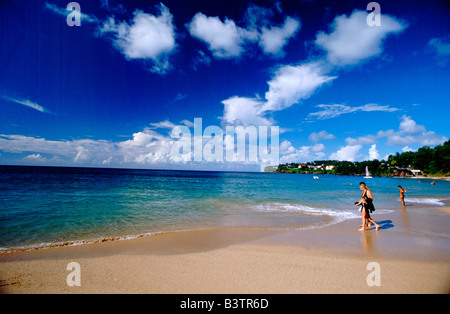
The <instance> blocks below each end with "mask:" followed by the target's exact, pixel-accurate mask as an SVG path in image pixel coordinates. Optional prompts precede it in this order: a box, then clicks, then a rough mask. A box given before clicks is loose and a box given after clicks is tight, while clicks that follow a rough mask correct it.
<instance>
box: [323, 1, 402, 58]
mask: <svg viewBox="0 0 450 314" xmlns="http://www.w3.org/2000/svg"><path fill="white" fill-rule="evenodd" d="M366 19H367V12H366V11H358V10H355V11H353V13H352V14H351V15H350V16H346V15H340V16H337V17H336V18H335V19H334V21H333V24H332V26H331V32H330V33H328V34H327V33H325V32H319V33H318V34H317V36H316V40H315V44H316V45H317V46H318V47H320V48H321V49H323V50H324V51H325V52H326V53H327V60H328V62H330V63H331V64H333V65H335V66H346V65H355V64H357V63H359V62H361V61H363V60H367V59H369V58H372V57H375V56H378V55H379V54H381V53H382V51H383V49H384V48H383V41H384V40H385V39H386V37H387V36H388V35H389V34H395V33H399V32H401V31H403V30H404V29H406V27H407V25H406V24H405V23H404V22H402V21H399V20H397V19H396V18H394V17H391V16H389V15H387V14H383V15H382V17H381V26H376V27H370V26H368V25H367V21H366Z"/></svg>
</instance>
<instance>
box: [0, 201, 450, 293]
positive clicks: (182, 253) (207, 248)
mask: <svg viewBox="0 0 450 314" xmlns="http://www.w3.org/2000/svg"><path fill="white" fill-rule="evenodd" d="M448 212H449V208H448V207H446V208H432V207H429V208H419V207H415V206H408V207H407V210H406V211H402V210H395V211H393V212H391V213H389V214H379V215H374V219H375V220H376V221H377V222H378V223H379V224H380V225H381V229H380V231H378V232H377V231H375V230H371V231H365V232H359V231H357V229H358V227H359V223H360V220H359V219H351V220H347V221H344V222H342V223H338V224H334V225H331V226H327V227H323V228H318V229H311V230H292V231H279V230H278V231H277V230H265V231H261V230H238V229H208V230H194V231H184V232H174V233H166V234H161V235H157V236H152V237H147V238H140V239H133V240H124V241H114V242H107V243H97V244H89V245H81V246H72V247H62V248H50V249H41V250H36V251H29V252H19V253H8V254H6V253H3V254H0V292H1V293H3V294H16V293H19V294H20V293H44V294H45V293H64V294H65V293H68V294H70V293H155V294H167V293H181V294H205V293H214V294H215V293H220V294H229V293H232V294H249V293H254V294H279V293H286V294H297V293H448V292H449V288H450V254H449V248H450V245H449V234H448V223H449V221H450V218H449V217H450V216H449V214H448ZM70 262H76V263H78V264H79V265H80V275H81V277H80V279H81V286H74V287H70V286H68V285H67V282H66V279H67V276H68V275H69V274H70V271H68V270H67V265H68V264H69V263H70ZM372 262H375V263H377V264H378V265H379V267H380V268H379V270H380V272H379V273H377V275H378V276H379V280H380V282H379V284H380V285H379V286H376V285H375V286H369V285H368V282H367V278H368V277H370V278H374V277H371V273H372V271H373V270H374V269H370V268H369V269H368V264H369V263H372Z"/></svg>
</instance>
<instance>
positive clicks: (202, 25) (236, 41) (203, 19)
mask: <svg viewBox="0 0 450 314" xmlns="http://www.w3.org/2000/svg"><path fill="white" fill-rule="evenodd" d="M188 28H189V33H190V34H191V36H192V37H194V38H197V39H199V40H201V41H203V42H205V43H206V44H208V48H209V49H210V51H211V52H212V54H213V55H214V56H215V57H216V58H234V57H239V56H240V55H241V53H242V52H243V47H242V45H243V44H244V42H245V41H246V40H254V39H255V36H256V35H255V34H254V33H252V32H249V31H247V30H245V29H243V28H240V27H238V26H237V25H236V23H235V22H234V21H233V20H230V19H225V21H224V22H222V21H221V20H220V19H219V18H218V17H208V16H206V15H204V14H203V13H197V14H196V15H195V16H194V17H193V18H192V21H191V22H190V23H189V26H188Z"/></svg>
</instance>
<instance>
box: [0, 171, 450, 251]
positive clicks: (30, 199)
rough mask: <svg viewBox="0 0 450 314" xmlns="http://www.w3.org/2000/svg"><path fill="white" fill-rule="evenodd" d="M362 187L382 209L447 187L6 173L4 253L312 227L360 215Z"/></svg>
mask: <svg viewBox="0 0 450 314" xmlns="http://www.w3.org/2000/svg"><path fill="white" fill-rule="evenodd" d="M361 181H365V182H366V183H367V185H368V186H369V188H370V189H371V190H372V192H373V195H374V198H375V201H374V203H375V206H376V208H377V211H376V212H375V214H376V213H383V212H388V211H390V210H394V209H398V208H401V203H400V201H399V197H398V194H399V193H398V189H397V185H399V184H400V185H402V186H403V187H404V188H405V189H406V190H408V193H407V194H406V202H407V203H408V204H412V205H413V206H444V202H445V201H446V200H448V199H450V182H449V181H442V180H441V181H436V185H431V184H430V183H431V180H420V182H419V180H417V179H397V178H377V177H375V178H373V179H364V178H362V177H359V176H334V175H323V176H319V179H314V178H313V176H312V175H296V174H274V173H236V172H191V171H159V170H158V171H155V170H124V169H86V168H49V167H0V250H6V249H11V248H27V247H34V246H42V245H48V244H53V243H63V242H67V241H68V242H77V241H94V240H98V239H105V238H110V237H123V238H126V237H135V236H140V235H151V234H155V233H161V232H167V231H175V230H186V229H198V228H246V229H281V230H289V229H306V228H320V227H323V226H326V225H329V224H333V223H337V222H340V221H343V220H346V219H354V218H359V217H360V216H359V211H358V209H357V208H356V207H355V206H354V205H353V204H354V202H355V201H358V200H359V199H360V196H361V192H360V190H359V188H358V184H359V182H361Z"/></svg>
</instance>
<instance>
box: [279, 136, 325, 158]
mask: <svg viewBox="0 0 450 314" xmlns="http://www.w3.org/2000/svg"><path fill="white" fill-rule="evenodd" d="M324 150H325V146H324V145H323V144H315V145H312V146H301V147H299V148H295V147H294V146H293V145H292V143H291V142H289V141H287V140H284V141H283V142H281V144H280V156H281V158H280V164H284V163H291V162H299V161H300V160H301V161H303V162H308V161H313V160H318V159H322V158H323V157H325V153H324Z"/></svg>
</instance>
